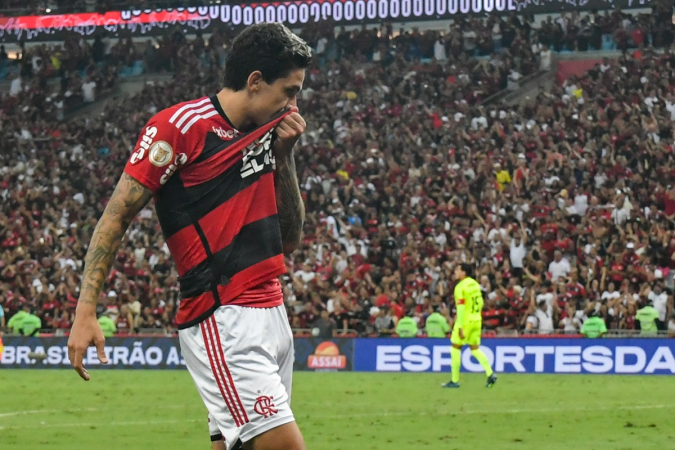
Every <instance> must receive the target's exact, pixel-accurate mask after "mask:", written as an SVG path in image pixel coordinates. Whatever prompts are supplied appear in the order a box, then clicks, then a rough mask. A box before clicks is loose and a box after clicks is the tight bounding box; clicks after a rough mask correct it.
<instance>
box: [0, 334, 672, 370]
mask: <svg viewBox="0 0 675 450" xmlns="http://www.w3.org/2000/svg"><path fill="white" fill-rule="evenodd" d="M67 342H68V341H67V338H64V337H39V338H38V337H5V339H4V353H3V355H2V359H1V360H0V361H1V364H0V368H2V369H8V368H37V369H40V368H42V369H54V368H70V361H69V360H68V347H67ZM481 348H482V350H483V351H484V352H485V354H486V355H487V358H488V360H489V361H490V363H491V364H492V366H493V367H494V368H495V370H496V371H497V372H499V373H535V374H536V373H548V374H569V373H584V374H635V375H673V374H675V356H674V355H675V340H674V339H663V338H654V339H581V338H557V339H547V338H492V339H484V340H483V341H482V345H481ZM105 352H106V355H107V356H108V360H109V361H110V362H109V364H107V365H103V366H101V365H100V363H99V362H98V358H97V356H96V349H95V348H93V347H91V348H89V351H88V352H87V355H86V357H85V360H84V363H85V365H87V366H88V367H92V368H105V369H184V368H185V362H184V361H183V359H182V358H181V356H180V346H179V342H178V339H177V338H170V337H126V338H109V339H107V340H106V347H105ZM40 355H43V356H42V357H39V356H40ZM294 368H295V370H310V371H356V372H449V370H450V344H449V342H448V340H447V339H420V338H416V339H384V338H382V339H380V338H334V339H331V340H326V341H324V340H321V339H318V338H296V339H295V366H294ZM462 370H463V371H466V372H481V371H482V368H481V366H480V365H479V364H478V362H477V361H476V360H475V359H473V357H472V356H471V352H470V350H469V349H468V348H465V349H464V351H463V353H462Z"/></svg>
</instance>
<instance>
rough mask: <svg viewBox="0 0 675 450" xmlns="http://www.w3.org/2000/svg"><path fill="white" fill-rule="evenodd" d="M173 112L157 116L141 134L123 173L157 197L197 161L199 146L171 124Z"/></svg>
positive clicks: (170, 110) (162, 112)
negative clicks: (178, 174)
mask: <svg viewBox="0 0 675 450" xmlns="http://www.w3.org/2000/svg"><path fill="white" fill-rule="evenodd" d="M171 113H172V109H168V110H164V111H161V112H159V113H158V114H156V115H155V116H154V117H153V118H152V119H150V121H149V122H148V123H147V124H146V126H145V127H143V129H142V130H141V133H140V136H139V138H138V141H137V142H136V146H135V147H134V150H133V152H132V153H131V157H130V158H129V160H128V161H127V165H126V167H125V168H124V172H125V173H126V174H128V175H130V176H132V177H133V178H134V179H135V180H137V181H138V182H140V183H141V184H143V185H144V186H145V187H147V188H148V189H150V190H151V191H152V192H153V194H156V193H157V192H158V191H159V190H160V189H161V188H162V186H164V185H165V184H166V182H167V181H169V178H171V176H173V175H174V173H176V172H177V171H179V170H180V169H181V168H182V167H183V166H185V165H186V164H188V162H189V161H191V160H192V159H194V156H195V153H196V145H194V142H191V139H190V137H189V136H187V135H184V134H182V133H181V131H180V130H179V129H178V128H177V127H176V125H174V124H173V123H171Z"/></svg>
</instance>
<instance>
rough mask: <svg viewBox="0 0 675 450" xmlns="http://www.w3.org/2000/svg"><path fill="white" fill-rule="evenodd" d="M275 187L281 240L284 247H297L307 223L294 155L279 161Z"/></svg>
mask: <svg viewBox="0 0 675 450" xmlns="http://www.w3.org/2000/svg"><path fill="white" fill-rule="evenodd" d="M274 185H275V188H276V196H277V210H278V214H279V226H280V228H281V240H282V242H283V244H284V246H286V245H291V246H297V245H298V244H299V243H300V238H301V237H302V225H303V223H304V222H305V205H304V203H303V201H302V196H301V195H300V186H299V185H298V176H297V174H296V171H295V160H294V159H293V154H291V155H289V156H288V157H287V158H285V159H284V160H280V159H277V170H276V176H275V178H274Z"/></svg>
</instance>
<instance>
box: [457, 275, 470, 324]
mask: <svg viewBox="0 0 675 450" xmlns="http://www.w3.org/2000/svg"><path fill="white" fill-rule="evenodd" d="M466 302H467V298H466V296H465V295H464V286H463V283H461V282H460V283H458V284H457V286H455V307H456V308H457V321H456V323H457V324H458V325H459V327H460V328H463V327H464V316H465V311H466Z"/></svg>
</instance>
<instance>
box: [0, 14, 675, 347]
mask: <svg viewBox="0 0 675 450" xmlns="http://www.w3.org/2000/svg"><path fill="white" fill-rule="evenodd" d="M610 17H611V16H610ZM505 23H506V24H507V25H505V27H504V28H500V33H501V41H499V42H498V41H497V40H496V39H495V35H494V33H492V34H491V36H490V38H491V40H492V41H491V42H492V44H493V46H495V47H496V46H497V44H499V45H500V46H501V47H500V48H498V49H496V48H493V49H492V50H493V52H492V53H491V55H492V57H491V58H490V59H475V58H474V57H473V56H474V55H476V53H477V52H476V48H480V43H476V41H479V39H476V41H474V43H476V47H474V48H471V46H470V45H469V46H468V47H467V42H470V41H471V40H472V39H473V38H471V36H469V39H467V37H466V33H471V32H475V31H473V30H478V28H477V24H476V23H473V22H471V21H470V22H466V23H465V24H463V25H462V24H460V25H459V27H460V28H459V29H457V30H454V29H451V31H450V33H446V34H445V35H443V36H441V35H440V34H438V33H433V32H428V33H420V32H417V31H413V32H410V33H403V34H399V35H396V36H394V33H393V30H391V29H390V28H389V29H387V28H386V27H385V28H384V29H383V30H382V31H383V32H382V33H380V34H379V35H378V34H376V33H374V32H373V31H372V30H368V29H367V28H365V27H364V29H363V30H360V31H356V32H351V33H347V32H344V31H343V32H340V33H338V34H337V35H336V36H335V37H333V36H326V35H325V34H324V32H323V31H322V30H321V29H320V28H316V29H312V28H308V29H306V30H304V32H303V36H304V37H305V38H306V39H307V40H308V42H310V43H311V44H312V46H313V47H314V48H315V53H316V54H317V58H316V65H315V66H314V67H313V68H312V69H311V70H309V71H308V73H307V77H306V80H305V89H303V91H302V92H301V94H300V98H299V104H300V106H301V113H302V114H303V117H304V118H305V119H306V121H307V123H308V124H310V126H309V128H308V132H307V133H306V134H305V135H304V136H303V137H302V140H301V141H300V143H299V144H298V146H297V147H296V155H297V161H298V162H297V167H298V173H299V179H300V182H301V187H302V190H303V196H304V200H305V204H306V209H307V221H306V226H305V237H304V244H303V247H302V249H300V250H298V251H297V252H296V253H294V254H292V255H290V257H289V259H288V261H287V263H288V269H289V271H288V275H286V276H284V277H283V286H284V294H285V299H286V303H287V306H288V312H289V321H290V322H291V325H292V326H293V328H296V329H308V328H313V327H315V325H316V324H317V323H322V324H323V325H326V324H327V325H328V329H329V331H330V330H331V329H332V328H336V330H335V332H339V333H345V332H348V330H355V332H357V333H359V334H371V335H375V334H376V335H389V334H392V333H393V332H394V331H395V329H396V325H397V322H398V321H399V320H400V319H402V318H403V317H411V318H412V319H413V320H414V321H415V323H416V324H417V325H418V328H419V333H424V331H425V321H426V319H427V318H428V317H429V316H430V315H431V314H432V313H434V311H435V312H438V313H439V314H441V315H442V316H444V317H445V318H446V320H448V321H450V324H451V321H452V317H453V316H454V311H453V309H454V298H453V295H452V294H453V287H454V280H453V279H452V269H453V267H454V266H455V265H456V264H457V263H458V262H465V261H466V262H475V263H476V267H477V273H476V278H477V279H478V280H479V281H480V283H481V285H482V287H483V289H484V294H485V299H486V305H485V306H486V307H485V310H484V326H485V328H487V329H488V330H495V331H503V330H521V331H528V332H538V333H550V332H553V331H554V330H558V329H560V330H563V331H564V332H569V333H578V332H579V331H580V328H581V325H582V323H583V322H584V321H585V320H586V319H587V317H589V316H597V317H600V318H602V319H603V320H604V321H605V323H606V325H607V328H614V329H626V330H635V329H636V328H638V327H639V325H638V324H639V323H640V322H641V320H640V319H642V318H644V319H645V321H644V322H643V330H645V331H649V330H650V329H651V326H658V328H659V329H664V330H665V329H670V330H671V331H672V332H674V333H675V319H673V318H672V317H671V314H672V311H673V289H674V288H675V286H674V283H673V279H674V277H675V161H674V155H673V149H674V146H675V131H674V130H673V126H672V124H673V120H675V51H674V50H673V49H672V48H671V47H668V48H666V49H665V52H664V53H663V54H656V53H654V52H653V51H652V50H651V49H650V48H645V49H644V50H643V51H642V52H641V53H640V57H639V58H635V57H633V56H632V55H631V54H629V53H625V54H624V55H623V56H622V57H620V58H619V59H618V60H607V59H605V60H603V62H602V63H601V64H598V65H597V66H596V67H595V68H594V69H593V70H591V71H590V72H588V73H587V74H585V75H584V76H582V77H578V78H577V77H571V78H569V79H568V80H566V81H565V83H564V85H563V86H561V87H557V88H555V89H553V90H552V91H551V92H548V93H544V92H542V93H540V94H539V95H538V96H537V98H534V99H529V100H528V101H525V102H523V103H521V104H520V105H518V106H516V107H507V106H495V105H484V104H482V103H481V101H482V100H484V99H485V98H486V97H488V96H489V95H491V94H493V93H495V92H498V91H499V90H501V89H504V88H506V87H507V86H508V84H509V78H510V77H511V79H513V77H512V76H511V75H512V74H513V73H514V72H518V73H519V74H528V73H531V72H533V71H536V70H538V69H539V68H540V67H542V60H544V62H546V61H545V59H546V56H545V55H541V52H542V51H544V52H545V51H547V50H545V47H544V46H545V45H548V43H546V42H544V41H543V40H542V35H541V34H540V33H537V32H536V31H530V30H528V28H527V25H526V24H527V23H528V22H527V21H522V22H520V21H518V22H515V21H512V19H509V21H507V22H505ZM511 26H513V27H515V28H516V32H515V33H514V36H513V39H512V40H511V41H510V42H509V38H508V37H507V38H506V39H505V36H508V35H509V33H508V32H507V31H506V30H507V29H508V28H509V27H511ZM453 27H454V26H453ZM461 27H464V28H461ZM494 30H495V28H494V26H493V28H492V31H493V32H494ZM670 33H671V35H672V26H671V29H670ZM537 35H538V36H537ZM228 39H229V38H228V36H227V35H226V34H225V33H223V34H220V33H216V34H214V35H212V36H211V37H210V39H209V40H208V41H207V42H205V41H204V39H202V38H201V37H197V38H196V39H195V40H192V41H187V40H184V39H176V40H175V41H174V40H172V39H171V38H169V41H167V42H173V44H172V45H175V48H174V49H175V50H176V54H177V55H179V56H178V57H177V58H175V60H174V61H172V62H170V66H169V67H167V69H169V68H170V69H171V70H173V71H175V77H174V79H173V80H172V81H170V82H166V83H155V84H149V85H148V86H147V87H146V88H145V89H144V90H143V91H141V92H140V93H139V94H137V95H135V96H133V97H124V98H119V99H115V100H114V101H111V102H109V103H108V104H107V107H106V110H105V112H104V113H103V114H101V115H100V116H96V117H85V118H80V119H76V120H70V121H67V122H63V121H59V120H58V119H59V118H58V117H57V116H56V115H55V114H54V113H53V112H50V111H49V108H45V107H44V103H43V102H44V101H45V99H44V98H40V90H39V89H40V88H39V85H34V84H31V86H33V88H32V89H29V90H24V89H22V90H21V91H20V92H18V93H16V92H14V93H10V94H7V95H3V97H2V98H0V105H2V106H1V107H0V115H1V117H2V120H1V121H0V146H1V147H2V148H10V149H14V151H11V152H3V153H2V154H1V155H0V158H1V159H0V197H2V207H1V208H0V233H1V235H2V238H1V239H0V306H2V310H3V311H4V317H3V318H0V328H2V327H4V326H6V325H8V324H9V321H10V320H11V317H12V316H14V315H16V314H17V313H18V312H19V311H25V312H23V313H20V314H30V312H31V311H33V312H34V314H35V315H36V316H37V317H38V318H39V319H40V321H41V327H42V328H43V329H57V330H58V329H60V330H67V329H69V328H70V326H71V323H72V314H73V312H74V309H75V305H76V303H77V297H78V289H79V274H80V273H81V271H82V264H83V259H84V255H85V253H86V248H87V245H88V243H89V240H90V238H91V234H92V231H93V228H94V227H95V225H96V221H97V218H98V217H99V216H100V215H101V213H102V211H103V209H104V208H105V204H106V202H107V200H108V198H109V197H110V194H111V193H112V189H113V187H114V185H115V183H116V181H117V179H118V178H119V175H120V173H121V171H122V169H123V167H124V165H125V163H126V160H127V158H128V156H129V154H130V152H131V150H132V149H133V146H134V144H135V142H136V139H137V137H138V133H139V131H140V130H141V129H142V127H143V125H144V124H145V123H146V122H147V120H148V119H149V118H150V117H151V116H152V115H153V114H155V113H156V112H158V111H160V110H161V109H163V108H165V107H168V106H170V105H172V104H175V103H178V102H181V101H185V100H187V99H193V98H198V97H201V96H204V95H212V94H213V93H214V92H217V90H218V89H219V88H220V83H221V80H222V61H223V59H224V56H225V55H226V49H223V44H225V45H226V44H227V42H228ZM652 42H656V41H655V40H654V41H652ZM122 43H123V41H122V42H121V43H120V45H121V44H122ZM151 47H153V48H154V46H151ZM636 47H639V46H638V45H636ZM148 48H150V47H148ZM495 49H496V50H498V52H494V50H495ZM155 50H157V49H155ZM160 50H161V47H160ZM132 51H134V52H136V53H134V55H135V56H134V57H138V56H139V55H141V54H142V55H143V58H145V59H146V63H147V62H148V60H153V59H152V58H158V57H159V56H158V54H156V53H154V51H150V50H149V51H148V52H144V53H138V52H137V51H136V50H132V49H131V48H130V47H127V50H126V52H127V53H121V54H129V53H128V52H132ZM85 53H86V52H85ZM478 53H480V51H479V52H478ZM484 53H490V52H489V49H486V50H485V52H484ZM535 53H538V54H539V59H538V60H536V59H534V58H533V54H535ZM422 58H423V59H425V60H429V62H428V63H425V64H423V63H422V62H421V59H422ZM64 60H65V59H64ZM156 60H157V59H155V60H154V61H156ZM535 61H537V62H535ZM85 64H86V63H85ZM149 66H150V67H148V68H151V67H153V66H152V65H149ZM85 67H86V66H85ZM97 67H98V66H97ZM35 78H38V79H39V78H40V77H35ZM21 80H22V81H23V82H25V83H27V84H29V80H30V79H29V78H28V81H27V80H26V79H23V77H22V78H21ZM61 89H63V87H62V88H61ZM61 93H63V92H61ZM108 285H109V288H108V289H107V290H106V293H105V295H104V298H102V299H101V301H100V303H99V310H98V312H99V314H100V315H101V316H104V317H107V318H110V319H112V320H111V321H112V323H113V324H115V327H116V330H117V332H120V333H126V332H130V331H137V330H147V329H156V330H158V331H161V332H167V331H172V330H173V329H174V325H175V324H174V318H175V311H176V308H177V304H178V302H179V298H178V280H177V276H176V271H175V268H174V267H173V264H172V262H171V259H170V257H169V253H168V248H167V246H166V243H165V242H164V240H163V238H162V236H161V232H160V231H159V228H158V224H157V221H156V218H155V216H154V212H153V207H152V205H151V204H150V205H148V207H147V208H146V209H144V210H143V211H142V212H141V213H140V214H139V216H138V218H137V220H135V221H134V223H133V224H132V225H131V227H130V229H129V232H128V235H127V238H126V239H125V241H124V243H123V247H122V248H121V251H120V253H119V257H118V260H117V262H116V264H115V266H114V268H113V270H112V272H111V274H110V276H109V278H108ZM647 304H651V305H653V310H650V309H649V308H652V306H647V307H646V308H645V305H647ZM638 310H639V311H641V312H640V314H641V315H640V314H638ZM650 320H651V322H650ZM318 321H323V322H318ZM326 321H327V322H326ZM645 325H650V326H645ZM111 332H112V331H111ZM331 332H332V331H331Z"/></svg>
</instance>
